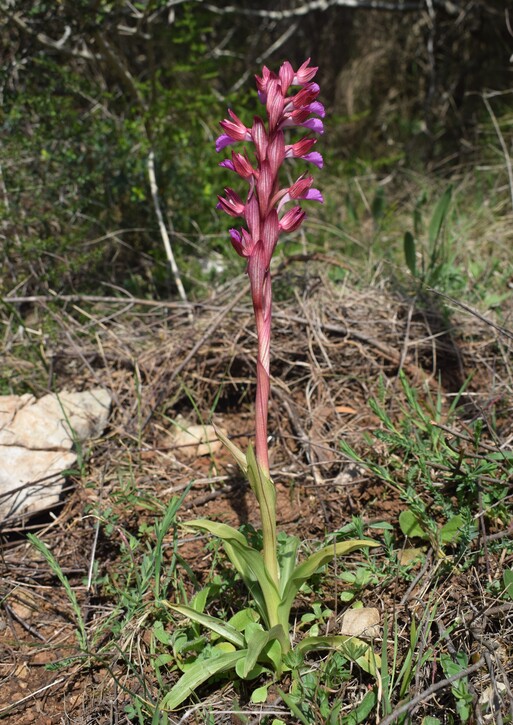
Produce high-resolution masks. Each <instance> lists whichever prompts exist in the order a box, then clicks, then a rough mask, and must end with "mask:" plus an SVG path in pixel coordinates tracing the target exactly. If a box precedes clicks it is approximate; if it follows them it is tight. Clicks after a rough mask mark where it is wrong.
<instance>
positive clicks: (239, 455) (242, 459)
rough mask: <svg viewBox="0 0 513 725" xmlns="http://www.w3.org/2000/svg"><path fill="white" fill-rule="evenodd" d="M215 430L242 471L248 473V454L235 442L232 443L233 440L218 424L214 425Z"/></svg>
mask: <svg viewBox="0 0 513 725" xmlns="http://www.w3.org/2000/svg"><path fill="white" fill-rule="evenodd" d="M214 430H215V432H216V436H217V437H218V438H219V440H220V441H221V443H222V444H223V445H224V447H225V448H226V449H227V450H228V451H229V452H230V453H231V454H232V456H233V458H234V459H235V461H236V462H237V464H238V466H239V468H240V469H241V471H242V472H243V473H244V474H246V473H247V470H248V463H247V461H246V456H245V455H244V453H243V452H242V451H241V449H240V448H239V447H238V446H236V445H235V443H232V441H231V440H230V439H229V438H227V437H226V436H225V434H224V433H223V432H222V430H220V429H219V428H218V427H217V426H216V425H214Z"/></svg>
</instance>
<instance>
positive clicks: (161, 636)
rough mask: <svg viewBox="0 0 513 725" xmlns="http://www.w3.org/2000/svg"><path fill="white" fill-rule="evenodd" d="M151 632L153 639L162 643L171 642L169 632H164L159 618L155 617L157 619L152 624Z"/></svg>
mask: <svg viewBox="0 0 513 725" xmlns="http://www.w3.org/2000/svg"><path fill="white" fill-rule="evenodd" d="M152 632H153V636H154V637H155V639H157V640H158V641H159V642H162V644H166V645H168V644H171V642H172V639H173V637H172V635H171V634H170V633H169V632H166V630H165V629H164V625H163V623H162V622H161V621H160V619H157V621H156V622H155V623H154V624H153V628H152Z"/></svg>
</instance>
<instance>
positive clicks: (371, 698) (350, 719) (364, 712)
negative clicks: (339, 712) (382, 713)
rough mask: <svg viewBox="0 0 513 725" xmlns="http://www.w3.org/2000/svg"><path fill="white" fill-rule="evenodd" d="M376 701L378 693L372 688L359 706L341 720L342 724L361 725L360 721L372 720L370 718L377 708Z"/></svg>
mask: <svg viewBox="0 0 513 725" xmlns="http://www.w3.org/2000/svg"><path fill="white" fill-rule="evenodd" d="M376 702H377V697H376V693H375V691H374V690H370V691H369V692H368V693H367V694H366V695H365V697H364V698H363V700H362V701H361V703H360V704H359V705H358V707H356V708H355V709H354V710H353V712H351V713H350V714H349V715H348V716H347V717H344V718H343V719H342V720H341V721H340V722H341V725H360V723H365V722H370V720H369V719H368V718H369V715H370V714H371V712H372V711H373V709H374V708H375V706H376Z"/></svg>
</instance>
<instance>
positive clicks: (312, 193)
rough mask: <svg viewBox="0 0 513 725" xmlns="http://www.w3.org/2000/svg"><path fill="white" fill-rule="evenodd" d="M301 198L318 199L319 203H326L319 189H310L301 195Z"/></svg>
mask: <svg viewBox="0 0 513 725" xmlns="http://www.w3.org/2000/svg"><path fill="white" fill-rule="evenodd" d="M301 198H302V199H309V200H310V201H318V202H319V204H324V197H323V195H322V194H321V192H320V191H319V189H308V191H307V192H306V194H304V196H301Z"/></svg>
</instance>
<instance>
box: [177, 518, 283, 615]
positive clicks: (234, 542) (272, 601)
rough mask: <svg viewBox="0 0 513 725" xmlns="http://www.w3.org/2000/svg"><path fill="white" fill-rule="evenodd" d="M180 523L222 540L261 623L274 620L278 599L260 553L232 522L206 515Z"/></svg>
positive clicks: (276, 591)
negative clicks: (258, 614) (210, 519)
mask: <svg viewBox="0 0 513 725" xmlns="http://www.w3.org/2000/svg"><path fill="white" fill-rule="evenodd" d="M182 526H186V527H188V528H193V529H199V530H200V531H208V532H209V533H211V534H213V535H214V536H218V537H219V538H220V539H221V540H222V542H223V546H224V548H225V551H226V553H227V555H228V557H229V559H230V561H231V562H232V564H233V565H234V567H235V568H236V569H237V571H238V572H239V574H240V575H241V577H242V579H243V581H244V583H245V584H246V586H247V587H248V589H249V591H250V593H251V595H252V596H253V598H254V600H255V603H256V605H257V608H258V611H259V613H260V616H261V617H262V619H263V620H264V622H265V624H266V625H267V627H272V626H273V625H274V624H276V622H275V621H273V617H274V615H275V613H276V612H277V610H278V605H279V603H280V597H279V594H278V590H277V589H276V586H275V585H274V582H273V581H272V579H271V577H270V576H269V572H268V571H267V569H266V567H265V565H264V561H263V559H262V555H261V553H260V552H259V551H257V550H256V549H253V547H251V546H249V544H248V542H247V539H246V537H245V536H244V535H243V534H241V532H240V531H237V529H234V528H233V527H232V526H228V525H227V524H220V523H218V522H215V521H209V520H208V519H194V520H192V521H187V522H186V523H183V524H182ZM287 627H288V621H287Z"/></svg>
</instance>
